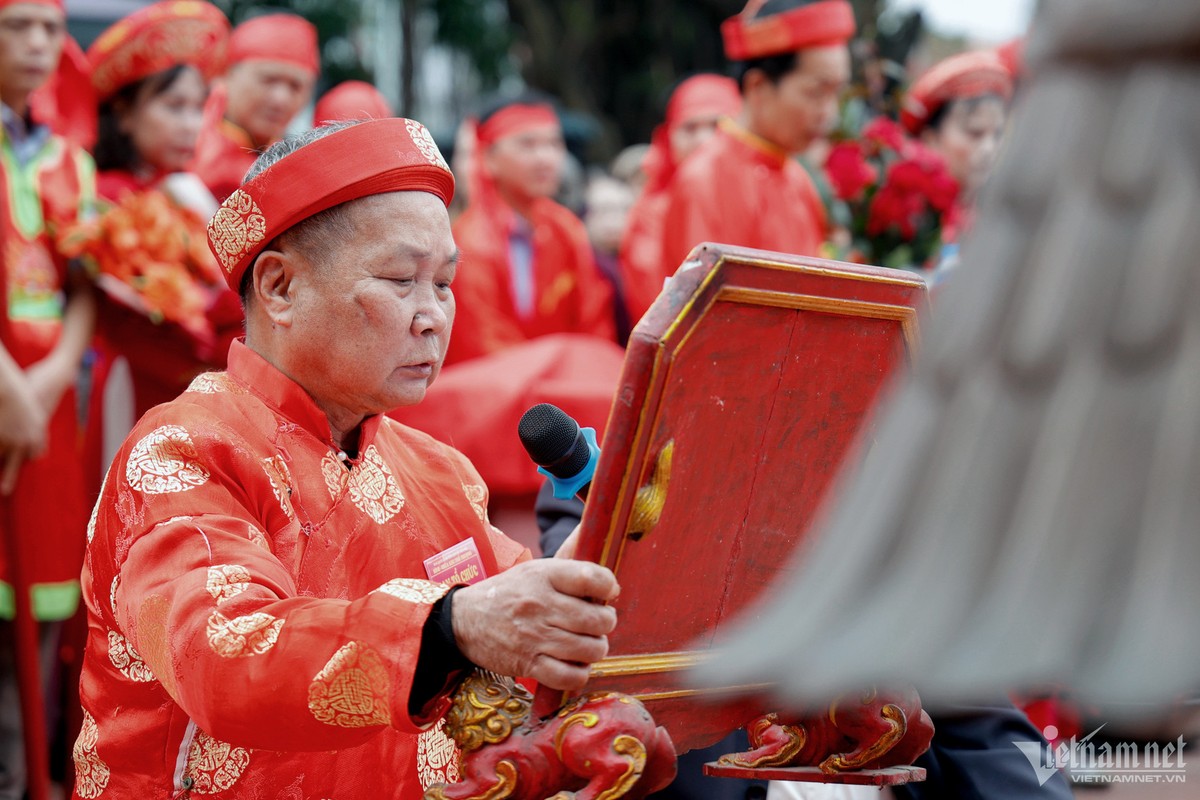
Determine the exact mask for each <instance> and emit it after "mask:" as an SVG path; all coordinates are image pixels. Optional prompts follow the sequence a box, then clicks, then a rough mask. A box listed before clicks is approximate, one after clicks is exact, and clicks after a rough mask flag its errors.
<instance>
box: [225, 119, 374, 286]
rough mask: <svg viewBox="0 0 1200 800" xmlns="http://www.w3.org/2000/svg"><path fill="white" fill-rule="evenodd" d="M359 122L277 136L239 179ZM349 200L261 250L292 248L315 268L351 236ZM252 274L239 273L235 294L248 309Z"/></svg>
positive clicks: (299, 188)
mask: <svg viewBox="0 0 1200 800" xmlns="http://www.w3.org/2000/svg"><path fill="white" fill-rule="evenodd" d="M361 122H363V120H349V121H345V122H331V123H329V124H328V125H322V126H321V127H319V128H313V129H312V130H309V131H304V132H303V133H297V134H294V135H292V136H288V137H285V138H283V139H281V140H280V141H278V142H276V143H275V144H273V145H271V146H270V147H268V148H267V149H266V150H265V151H263V154H262V155H260V156H259V157H258V159H257V160H256V161H255V162H254V164H252V165H251V166H250V170H249V171H248V172H247V173H246V178H245V180H243V181H242V182H243V183H247V182H249V181H251V180H254V179H255V178H257V177H258V176H259V175H261V174H262V173H263V172H265V171H266V170H268V169H269V168H271V167H273V166H274V165H276V164H278V163H279V162H280V161H282V160H283V159H285V158H287V157H288V156H289V155H291V154H292V153H294V152H296V151H297V150H299V149H300V148H301V147H304V146H305V145H309V144H312V143H313V142H315V141H317V140H319V139H324V138H325V137H326V136H329V135H330V134H332V133H337V132H338V131H341V130H345V129H346V128H349V127H351V126H352V125H358V124H359V123H361ZM296 191H300V192H302V191H305V187H302V186H297V187H296ZM353 202H355V201H353V200H351V201H349V202H346V203H340V204H338V205H336V206H333V207H332V208H327V209H325V210H324V211H319V212H317V213H316V214H313V215H312V216H311V217H309V218H307V219H304V220H301V221H300V222H298V223H296V224H295V225H293V226H292V227H290V228H288V229H287V230H286V231H284V232H283V233H281V234H279V235H278V236H276V237H275V238H274V239H273V240H272V241H271V242H269V243H268V244H267V246H266V247H264V248H263V249H264V250H278V249H280V247H285V246H290V247H294V248H295V249H297V250H300V251H301V252H303V253H304V255H305V257H306V258H307V259H308V260H309V261H310V262H311V263H312V264H313V265H314V266H315V267H317V268H318V269H319V268H321V267H323V266H325V265H326V264H327V263H328V262H329V261H330V260H331V259H332V258H333V255H334V253H335V252H337V250H338V249H339V248H340V247H342V246H343V245H345V244H347V243H348V242H349V241H351V240H352V239H353V237H354V221H353V220H352V219H351V218H350V215H349V214H347V213H346V210H347V208H348V207H349V205H350V204H351V203H353ZM253 274H254V267H253V265H251V268H250V269H248V270H246V274H245V275H243V276H242V284H241V286H240V287H239V292H238V293H239V294H240V295H241V298H242V307H243V308H249V306H250V301H251V299H252V298H253V296H254V292H252V291H251V290H250V285H251V283H252V281H253V278H252V277H251V276H252V275H253Z"/></svg>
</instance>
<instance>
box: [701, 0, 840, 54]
mask: <svg viewBox="0 0 1200 800" xmlns="http://www.w3.org/2000/svg"><path fill="white" fill-rule="evenodd" d="M765 3H766V0H750V1H749V2H748V3H746V7H745V8H744V9H742V13H740V14H738V15H737V16H736V17H730V18H729V19H727V20H725V21H724V22H723V23H721V38H722V39H723V40H724V42H725V56H726V58H728V59H729V60H730V61H750V60H751V59H755V58H765V57H767V56H775V55H780V54H782V53H794V52H796V51H797V50H803V49H805V48H807V47H822V46H825V45H831V44H845V43H846V42H848V41H850V39H851V38H853V36H854V31H855V25H854V8H853V7H852V6H851V5H850V3H849V2H847V0H818V2H815V3H809V4H808V5H803V6H800V7H799V8H793V9H789V10H788V11H782V12H780V13H778V14H770V15H768V16H765V17H755V16H754V15H755V14H757V13H758V11H759V9H761V8H762V7H763V5H764V4H765Z"/></svg>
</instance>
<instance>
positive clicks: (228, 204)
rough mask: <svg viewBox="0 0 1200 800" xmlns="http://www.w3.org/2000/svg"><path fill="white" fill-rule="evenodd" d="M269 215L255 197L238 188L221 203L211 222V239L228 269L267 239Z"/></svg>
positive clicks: (219, 257) (219, 258)
mask: <svg viewBox="0 0 1200 800" xmlns="http://www.w3.org/2000/svg"><path fill="white" fill-rule="evenodd" d="M266 233H267V218H266V217H264V216H263V213H262V209H261V208H259V207H258V203H256V202H254V198H253V197H251V196H250V195H248V194H246V193H245V192H244V191H242V190H241V189H238V190H237V191H236V192H234V193H233V194H231V195H229V197H228V198H227V199H226V200H225V202H224V203H222V204H221V207H220V208H218V209H217V213H216V214H214V215H213V218H212V220H211V221H209V223H208V240H209V241H210V242H211V243H212V246H213V252H214V253H216V254H217V260H218V261H220V262H221V266H222V267H224V268H225V271H226V272H233V268H234V266H235V265H236V264H237V263H238V261H240V260H241V258H242V256H244V255H245V254H246V253H248V252H250V250H251V249H252V248H253V247H254V246H255V245H257V244H258V243H259V242H261V241H262V240H263V237H264V236H266Z"/></svg>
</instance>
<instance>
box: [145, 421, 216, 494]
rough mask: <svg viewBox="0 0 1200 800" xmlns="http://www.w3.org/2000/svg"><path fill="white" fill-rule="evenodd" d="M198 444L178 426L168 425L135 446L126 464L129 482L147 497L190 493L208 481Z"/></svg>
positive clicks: (152, 432)
mask: <svg viewBox="0 0 1200 800" xmlns="http://www.w3.org/2000/svg"><path fill="white" fill-rule="evenodd" d="M208 477H209V475H208V470H206V469H204V467H202V466H200V464H199V455H198V454H197V452H196V445H195V444H194V443H193V442H192V438H191V437H190V436H188V432H187V431H186V430H184V429H183V428H181V427H179V426H178V425H164V426H162V427H161V428H156V429H155V430H153V431H151V432H150V433H148V434H146V435H145V436H143V437H142V438H141V440H139V441H138V443H137V444H136V445H134V446H133V451H132V452H131V453H130V454H129V461H128V462H126V464H125V480H127V481H128V482H129V486H130V488H132V489H135V490H137V491H141V492H143V493H145V494H170V493H172V492H186V491H188V490H190V489H194V488H196V487H197V486H203V485H204V484H205V483H207V482H208Z"/></svg>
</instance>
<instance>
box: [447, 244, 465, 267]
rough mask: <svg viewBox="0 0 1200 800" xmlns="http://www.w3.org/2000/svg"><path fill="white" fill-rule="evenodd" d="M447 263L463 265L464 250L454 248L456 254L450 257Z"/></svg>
mask: <svg viewBox="0 0 1200 800" xmlns="http://www.w3.org/2000/svg"><path fill="white" fill-rule="evenodd" d="M446 263H447V264H454V265H458V264H460V263H462V250H459V249H458V248H457V247H456V248H454V252H453V253H451V254H450V257H449V258H447V259H446Z"/></svg>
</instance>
